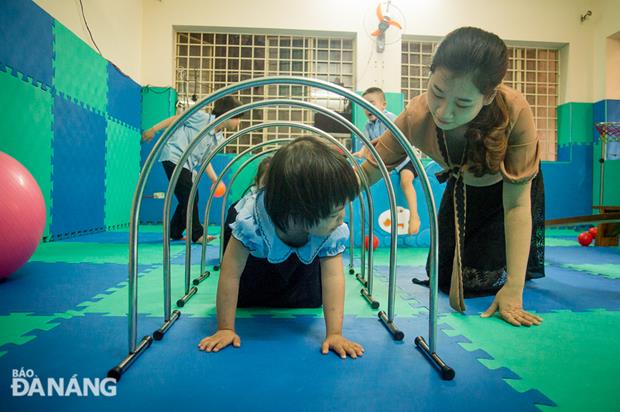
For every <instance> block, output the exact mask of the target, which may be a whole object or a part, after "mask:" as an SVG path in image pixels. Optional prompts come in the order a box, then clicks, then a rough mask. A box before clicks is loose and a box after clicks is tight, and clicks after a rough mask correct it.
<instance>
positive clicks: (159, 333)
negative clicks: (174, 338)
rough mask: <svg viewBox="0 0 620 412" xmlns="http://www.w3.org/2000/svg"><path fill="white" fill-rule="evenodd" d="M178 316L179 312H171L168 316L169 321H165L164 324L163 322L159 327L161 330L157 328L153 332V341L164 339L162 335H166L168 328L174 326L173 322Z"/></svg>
mask: <svg viewBox="0 0 620 412" xmlns="http://www.w3.org/2000/svg"><path fill="white" fill-rule="evenodd" d="M180 316H181V312H180V311H178V310H173V311H172V314H171V315H170V319H169V320H167V321H166V322H164V324H163V325H161V328H159V329H157V330H156V331H155V332H153V339H155V340H162V339H163V338H164V335H165V334H166V332H168V329H170V327H171V326H172V325H174V322H176V321H177V319H179V317H180Z"/></svg>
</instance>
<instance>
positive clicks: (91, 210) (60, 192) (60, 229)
mask: <svg viewBox="0 0 620 412" xmlns="http://www.w3.org/2000/svg"><path fill="white" fill-rule="evenodd" d="M105 133H106V120H105V118H104V117H102V116H101V115H99V114H97V113H94V112H91V111H88V110H86V109H85V108H83V107H82V106H79V105H77V104H75V103H73V102H71V101H68V100H66V99H64V98H62V97H59V96H56V97H55V98H54V142H53V161H52V170H53V171H52V199H53V201H52V205H53V206H52V227H51V232H52V234H53V235H54V236H59V235H64V234H68V233H72V232H79V231H86V230H93V229H99V228H103V226H104V193H105V186H104V178H105V176H104V173H105V140H106V134H105Z"/></svg>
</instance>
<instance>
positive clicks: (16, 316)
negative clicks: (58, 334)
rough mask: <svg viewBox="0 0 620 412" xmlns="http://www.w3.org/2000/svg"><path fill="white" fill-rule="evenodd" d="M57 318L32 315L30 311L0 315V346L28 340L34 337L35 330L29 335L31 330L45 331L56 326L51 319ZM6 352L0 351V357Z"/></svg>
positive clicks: (55, 317)
mask: <svg viewBox="0 0 620 412" xmlns="http://www.w3.org/2000/svg"><path fill="white" fill-rule="evenodd" d="M57 318H58V317H57V316H34V315H32V314H30V313H11V314H10V315H8V316H0V347H2V346H4V345H7V344H13V345H23V344H24V343H27V342H30V341H31V340H33V339H35V337H36V336H35V335H36V332H35V335H31V333H32V332H33V331H35V330H43V331H46V330H50V329H52V328H55V327H56V326H58V325H59V324H58V323H52V320H54V319H57ZM6 353H7V352H6V351H0V357H2V356H3V355H5V354H6Z"/></svg>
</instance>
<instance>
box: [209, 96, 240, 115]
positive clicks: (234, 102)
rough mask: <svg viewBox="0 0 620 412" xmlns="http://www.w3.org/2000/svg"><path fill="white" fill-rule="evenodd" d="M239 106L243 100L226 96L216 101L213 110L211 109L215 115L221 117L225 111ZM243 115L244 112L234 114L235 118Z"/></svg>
mask: <svg viewBox="0 0 620 412" xmlns="http://www.w3.org/2000/svg"><path fill="white" fill-rule="evenodd" d="M239 106H241V102H240V101H239V100H238V99H237V98H235V97H232V96H224V97H222V98H220V99H217V100H216V101H215V104H214V105H213V110H212V111H211V113H212V114H213V115H214V116H215V117H220V116H221V115H223V114H224V113H226V112H229V111H231V110H232V109H236V108H237V107H239ZM241 116H243V113H240V114H238V115H237V116H234V117H233V119H238V118H240V117H241Z"/></svg>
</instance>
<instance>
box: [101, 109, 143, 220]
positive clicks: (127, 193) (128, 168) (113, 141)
mask: <svg viewBox="0 0 620 412" xmlns="http://www.w3.org/2000/svg"><path fill="white" fill-rule="evenodd" d="M139 174H140V133H138V132H137V131H136V130H133V129H131V128H129V127H126V126H124V125H122V124H120V123H117V122H115V121H113V120H111V119H108V124H107V129H106V155H105V207H104V216H105V218H104V224H105V226H106V227H110V226H115V225H122V224H127V223H129V218H130V213H131V201H132V199H133V194H134V190H135V187H136V185H137V183H138V175H139Z"/></svg>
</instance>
